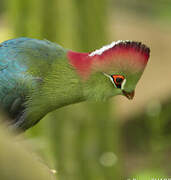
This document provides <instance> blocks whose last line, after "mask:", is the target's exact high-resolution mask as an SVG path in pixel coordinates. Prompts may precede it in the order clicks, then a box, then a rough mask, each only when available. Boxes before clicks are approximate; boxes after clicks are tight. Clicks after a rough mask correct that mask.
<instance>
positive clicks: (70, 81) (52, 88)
mask: <svg viewBox="0 0 171 180" xmlns="http://www.w3.org/2000/svg"><path fill="white" fill-rule="evenodd" d="M82 88H83V86H82V82H81V80H80V78H79V76H78V75H77V74H76V72H75V70H74V69H73V68H72V67H71V65H69V64H68V60H67V58H66V57H63V59H60V60H58V59H57V60H56V61H54V63H53V64H52V66H51V69H50V70H49V72H48V73H47V75H46V77H45V78H44V80H43V83H42V84H40V86H39V87H37V88H35V89H34V91H33V93H32V94H31V98H30V99H29V100H28V108H27V110H26V113H27V118H29V120H31V121H35V120H39V119H41V118H42V117H43V116H45V115H46V114H47V113H48V112H51V111H53V110H55V109H57V108H60V107H62V106H65V105H69V104H73V103H77V102H80V101H84V100H86V98H85V97H84V95H83V89H82Z"/></svg>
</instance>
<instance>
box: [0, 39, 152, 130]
mask: <svg viewBox="0 0 171 180" xmlns="http://www.w3.org/2000/svg"><path fill="white" fill-rule="evenodd" d="M132 43H134V45H132ZM132 43H131V44H130V42H129V43H128V42H127V41H125V42H118V43H115V44H114V45H113V46H111V47H108V48H106V49H105V48H103V49H101V51H95V52H93V53H76V52H73V51H70V50H66V49H64V48H62V47H61V46H59V45H57V44H56V43H52V42H49V41H47V40H36V39H30V38H18V39H12V40H8V41H5V42H3V43H1V44H0V106H1V108H2V109H3V110H4V111H5V112H6V113H7V114H8V116H9V118H10V119H12V121H11V124H13V127H15V128H21V129H23V130H25V129H28V128H29V127H31V126H33V125H34V124H36V123H37V122H38V121H39V120H40V119H41V118H42V117H43V116H45V115H46V114H47V113H48V112H51V111H53V110H55V109H57V108H60V107H62V106H65V105H68V104H72V103H76V102H80V101H84V100H87V99H96V100H104V99H108V98H110V97H112V96H115V95H117V94H124V93H125V92H126V93H125V95H129V94H130V93H131V92H132V91H133V90H134V88H135V85H136V83H137V81H138V80H139V78H140V76H141V74H142V71H143V70H144V67H145V64H146V62H147V60H148V57H149V49H148V48H146V47H145V46H144V45H143V46H144V47H142V45H141V44H139V45H138V43H137V44H136V43H135V42H132ZM122 45H123V46H122ZM112 48H113V49H112ZM114 48H115V50H114ZM117 48H118V49H117ZM143 48H144V49H143ZM118 50H119V51H118ZM120 50H122V52H121V51H120ZM110 51H111V52H110ZM127 51H128V53H127ZM134 51H135V52H134ZM105 53H106V54H105ZM110 53H112V56H111V55H110ZM131 53H132V54H135V57H133V58H132V57H131V56H132V54H131ZM118 54H119V56H118ZM106 57H108V59H118V62H119V63H118V64H119V66H117V65H113V64H115V61H113V60H112V61H111V60H110V61H107V62H106V61H105V59H106ZM123 58H124V59H125V58H126V59H130V58H132V59H133V61H134V59H135V62H136V59H140V60H138V61H137V62H138V63H134V62H133V61H131V62H130V64H131V65H130V67H129V65H128V67H129V68H128V69H127V68H121V67H122V61H121V60H122V59H123ZM141 59H142V60H141ZM109 62H110V63H109ZM111 62H112V63H111ZM113 62H114V63H113ZM125 62H126V63H128V62H127V60H125V61H124V63H125ZM139 62H140V63H139ZM132 64H135V65H132ZM113 67H116V68H113ZM136 69H137V70H136ZM127 72H128V74H127ZM113 74H115V75H117V76H112V77H113V78H118V77H119V76H118V75H120V74H121V75H122V77H125V76H127V77H128V79H130V82H129V81H128V79H127V84H126V85H125V89H123V88H121V84H119V86H117V82H116V83H114V85H116V86H117V87H115V88H114V87H113V84H112V83H111V81H110V80H111V77H110V75H113ZM133 75H134V76H137V77H136V78H134V77H133ZM107 76H109V77H110V80H109V78H108V77H107ZM114 80H115V79H114ZM116 80H119V79H116ZM120 80H121V81H122V80H123V79H122V78H120ZM118 82H119V81H118ZM125 82H126V80H125V81H124V83H125ZM119 87H120V88H119ZM121 90H122V91H121ZM127 97H128V96H127Z"/></svg>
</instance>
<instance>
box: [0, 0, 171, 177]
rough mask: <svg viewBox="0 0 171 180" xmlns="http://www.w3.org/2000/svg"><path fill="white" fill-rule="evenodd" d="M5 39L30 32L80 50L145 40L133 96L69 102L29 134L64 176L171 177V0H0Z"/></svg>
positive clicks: (51, 165)
mask: <svg viewBox="0 0 171 180" xmlns="http://www.w3.org/2000/svg"><path fill="white" fill-rule="evenodd" d="M0 27H1V28H0V41H3V40H6V39H10V38H16V37H20V36H27V37H31V38H39V39H48V40H51V41H54V42H57V43H59V44H60V45H62V46H64V47H66V48H69V49H73V50H75V51H87V52H90V51H93V50H95V49H97V48H100V47H102V46H103V45H104V44H106V43H110V42H111V41H115V40H118V39H122V40H126V39H130V40H137V41H142V42H143V43H145V44H147V45H148V46H150V47H151V58H150V62H149V64H148V67H147V69H146V70H145V72H144V75H143V77H142V79H141V80H140V82H139V84H138V86H137V89H136V97H135V99H134V100H133V101H128V100H127V99H125V98H124V97H115V98H113V99H111V100H110V101H109V102H86V103H81V104H75V105H70V106H67V107H64V108H61V109H59V110H57V111H56V112H53V113H51V114H49V115H48V116H46V117H45V118H44V119H43V120H41V122H40V123H39V124H38V125H36V126H35V127H34V128H32V129H30V130H28V131H27V132H26V133H25V134H24V136H25V139H26V140H27V141H28V142H29V143H31V145H32V147H34V151H35V152H37V154H39V155H40V156H41V158H42V159H43V162H44V163H45V164H47V166H48V167H49V168H50V169H55V170H56V171H57V177H58V179H59V180H115V179H116V180H122V179H123V180H127V179H130V180H133V178H136V180H148V179H149V180H151V178H160V177H161V178H167V177H171V164H170V160H171V158H170V157H171V93H170V92H171V83H170V80H169V78H170V77H171V68H170V67H171V60H170V58H171V54H170V52H171V1H170V0H150V1H149V0H143V1H140V0H139V1H138V0H48V1H47V0H0Z"/></svg>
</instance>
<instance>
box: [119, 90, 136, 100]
mask: <svg viewBox="0 0 171 180" xmlns="http://www.w3.org/2000/svg"><path fill="white" fill-rule="evenodd" d="M122 92H123V94H124V96H126V97H127V98H128V99H129V100H131V99H133V98H134V94H135V92H134V91H132V92H126V91H124V90H123V91H122Z"/></svg>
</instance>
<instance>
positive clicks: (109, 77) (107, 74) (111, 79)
mask: <svg viewBox="0 0 171 180" xmlns="http://www.w3.org/2000/svg"><path fill="white" fill-rule="evenodd" d="M103 74H104V75H105V76H106V77H108V78H109V79H110V80H111V82H112V84H114V86H115V83H114V82H113V78H112V77H111V76H110V75H108V74H106V73H103ZM115 87H116V86H115Z"/></svg>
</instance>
